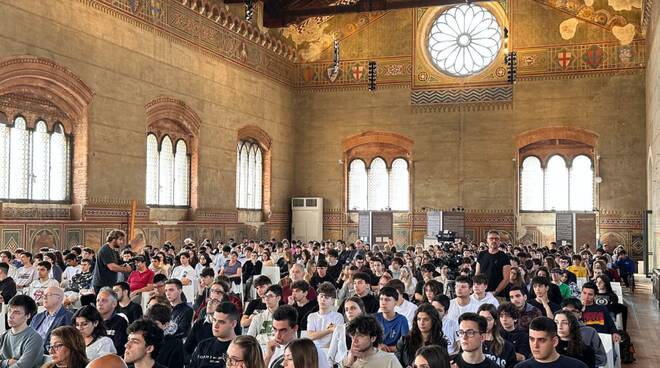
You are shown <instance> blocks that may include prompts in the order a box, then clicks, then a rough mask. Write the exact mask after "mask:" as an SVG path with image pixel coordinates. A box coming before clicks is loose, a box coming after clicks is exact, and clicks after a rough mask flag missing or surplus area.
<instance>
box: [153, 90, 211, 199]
mask: <svg viewBox="0 0 660 368" xmlns="http://www.w3.org/2000/svg"><path fill="white" fill-rule="evenodd" d="M145 108H146V109H147V142H146V145H147V147H146V186H145V190H146V195H145V198H146V201H147V204H148V205H152V206H176V207H187V206H190V207H193V208H194V207H196V206H197V196H196V188H197V175H195V172H196V170H197V161H198V153H197V147H198V141H197V139H198V135H199V127H200V125H201V120H200V119H199V116H197V114H196V113H195V112H194V111H193V110H192V109H190V107H188V106H187V105H186V104H185V103H184V102H182V101H179V100H175V99H171V98H169V97H158V98H156V99H154V100H153V101H151V102H149V103H148V104H147V105H146V106H145Z"/></svg>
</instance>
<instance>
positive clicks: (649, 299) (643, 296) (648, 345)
mask: <svg viewBox="0 0 660 368" xmlns="http://www.w3.org/2000/svg"><path fill="white" fill-rule="evenodd" d="M635 280H636V289H635V294H634V295H632V294H630V292H628V290H626V289H625V288H624V299H625V300H626V304H627V305H628V333H629V334H630V338H631V339H632V341H633V344H634V345H635V349H636V350H637V353H636V354H635V358H636V359H637V361H635V362H634V363H631V364H624V365H622V366H621V367H622V368H626V367H628V368H633V367H635V368H636V367H644V368H646V367H649V368H651V367H660V309H659V308H658V302H657V300H655V299H654V298H653V289H652V285H651V280H650V279H647V278H646V277H644V276H642V275H637V276H636V277H635Z"/></svg>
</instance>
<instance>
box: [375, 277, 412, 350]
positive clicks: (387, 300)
mask: <svg viewBox="0 0 660 368" xmlns="http://www.w3.org/2000/svg"><path fill="white" fill-rule="evenodd" d="M398 297H399V292H398V291H397V290H396V289H395V288H393V287H388V286H385V287H384V288H382V289H381V290H380V294H379V298H380V310H381V311H380V312H379V313H376V316H375V317H376V320H377V321H378V323H380V325H381V327H382V328H383V342H382V343H381V344H380V345H379V346H378V348H379V349H381V350H383V351H387V352H390V353H393V352H395V351H396V344H397V343H398V342H399V339H400V338H401V337H403V336H406V335H407V334H408V332H409V328H408V320H407V319H406V317H404V316H402V315H400V314H399V313H397V312H395V311H394V308H395V306H396V300H397V299H398Z"/></svg>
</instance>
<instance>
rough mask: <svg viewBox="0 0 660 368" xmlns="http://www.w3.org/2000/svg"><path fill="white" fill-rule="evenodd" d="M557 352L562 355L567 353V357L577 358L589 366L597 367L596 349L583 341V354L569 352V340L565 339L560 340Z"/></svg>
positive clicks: (589, 367)
mask: <svg viewBox="0 0 660 368" xmlns="http://www.w3.org/2000/svg"><path fill="white" fill-rule="evenodd" d="M557 352H558V353H559V354H561V355H565V356H567V357H571V358H575V359H577V360H579V361H581V362H582V363H584V364H586V365H587V367H588V368H596V353H595V352H594V349H592V348H591V346H589V345H587V344H585V343H582V353H581V354H575V355H573V354H569V352H568V341H564V340H561V339H560V340H559V344H558V345H557Z"/></svg>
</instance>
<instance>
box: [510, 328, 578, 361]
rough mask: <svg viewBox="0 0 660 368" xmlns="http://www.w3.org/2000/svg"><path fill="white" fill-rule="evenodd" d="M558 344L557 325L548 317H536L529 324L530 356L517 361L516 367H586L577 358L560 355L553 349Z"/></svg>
mask: <svg viewBox="0 0 660 368" xmlns="http://www.w3.org/2000/svg"><path fill="white" fill-rule="evenodd" d="M558 344H559V337H558V336H557V325H556V324H555V322H554V321H553V320H551V319H550V318H548V317H537V318H535V319H534V320H532V321H531V323H530V324H529V345H530V346H531V348H532V357H531V358H529V359H527V360H525V361H522V362H520V363H518V365H516V368H544V367H561V368H587V365H586V364H584V363H582V362H581V361H579V360H577V359H573V358H570V357H567V356H565V355H561V354H559V353H558V352H557V350H556V349H555V346H557V345H558Z"/></svg>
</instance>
